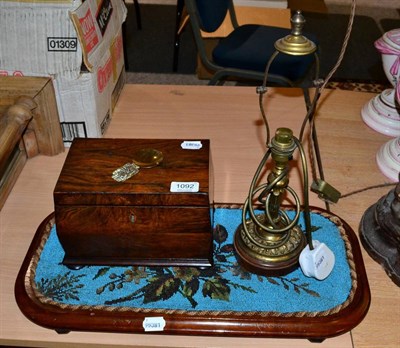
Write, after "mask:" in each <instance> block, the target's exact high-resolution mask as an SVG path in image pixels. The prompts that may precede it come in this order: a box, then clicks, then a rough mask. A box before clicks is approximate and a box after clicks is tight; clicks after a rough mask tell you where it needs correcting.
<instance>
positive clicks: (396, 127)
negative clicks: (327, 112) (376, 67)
mask: <svg viewBox="0 0 400 348" xmlns="http://www.w3.org/2000/svg"><path fill="white" fill-rule="evenodd" d="M375 47H376V49H377V50H378V51H379V52H380V53H381V55H382V65H383V70H384V72H385V74H386V77H387V78H388V80H389V81H390V83H391V84H392V86H393V88H389V89H386V90H384V91H383V92H382V93H380V94H379V95H377V96H375V97H374V98H372V99H371V100H370V101H369V102H368V103H366V104H365V105H364V107H363V108H362V110H361V116H362V118H363V120H364V122H365V123H366V124H367V125H368V126H369V127H371V128H372V129H374V130H376V131H377V132H379V133H383V134H386V135H388V136H394V137H396V136H398V135H399V134H400V104H399V102H398V100H396V95H397V96H398V95H400V83H399V80H400V29H394V30H391V31H388V32H387V33H385V34H383V36H382V37H381V38H380V39H378V40H377V41H375Z"/></svg>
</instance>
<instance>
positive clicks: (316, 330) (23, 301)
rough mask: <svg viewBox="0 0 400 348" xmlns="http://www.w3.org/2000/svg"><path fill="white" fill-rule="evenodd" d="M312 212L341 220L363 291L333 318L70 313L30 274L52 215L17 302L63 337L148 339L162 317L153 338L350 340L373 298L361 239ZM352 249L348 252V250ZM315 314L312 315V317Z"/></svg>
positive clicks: (26, 264) (21, 278) (21, 279)
mask: <svg viewBox="0 0 400 348" xmlns="http://www.w3.org/2000/svg"><path fill="white" fill-rule="evenodd" d="M214 207H218V208H240V207H242V205H241V204H226V203H223V204H217V203H216V204H214ZM310 208H311V210H312V211H315V212H319V213H323V214H324V215H327V216H331V217H335V218H337V219H338V220H339V221H340V223H341V224H342V226H343V228H344V231H345V234H346V236H347V239H348V242H349V244H350V247H351V252H352V256H353V260H352V261H353V263H354V268H355V276H356V278H357V287H356V289H355V290H354V294H353V298H352V300H351V302H350V303H348V304H347V305H346V306H345V307H344V308H342V309H340V310H338V311H336V312H334V313H329V314H327V315H321V316H318V315H315V316H310V315H305V314H304V315H301V314H299V315H296V316H294V315H285V314H284V313H282V315H276V314H275V315H273V314H271V315H269V314H267V315H262V314H260V313H255V314H254V315H252V316H249V315H246V316H244V315H237V314H236V315H233V314H229V312H228V313H223V312H219V313H218V314H215V313H213V314H210V313H207V312H201V311H199V313H197V315H193V314H190V313H189V314H188V313H185V311H171V312H169V311H163V312H162V313H160V312H159V311H157V310H153V309H143V310H142V311H121V310H114V311H113V310H104V308H101V307H102V306H99V308H97V307H96V308H93V307H92V306H91V307H88V308H79V309H73V310H70V309H68V308H62V307H60V306H55V305H52V304H48V303H43V302H41V301H39V300H38V299H37V297H36V296H35V293H34V290H33V289H32V287H31V286H30V281H29V280H30V274H29V272H28V271H29V269H30V265H31V263H32V259H33V256H34V253H35V252H36V250H37V249H38V248H39V247H40V243H41V242H42V239H43V234H44V233H45V232H46V230H45V229H46V227H47V225H48V224H49V223H50V221H51V220H52V219H53V217H54V212H53V213H51V214H49V215H48V216H47V217H46V218H45V219H44V220H43V221H42V223H41V224H40V225H39V227H38V229H37V231H36V233H35V235H34V238H33V240H32V242H31V245H30V247H29V249H28V252H27V254H26V256H25V259H24V261H23V263H22V266H21V268H20V271H19V273H18V276H17V279H16V282H15V288H14V293H15V298H16V302H17V304H18V307H19V308H20V310H21V312H22V313H23V314H24V315H25V316H26V317H27V318H28V319H29V320H31V321H32V322H34V323H35V324H37V325H39V326H43V327H46V328H48V329H53V330H55V331H57V332H59V333H67V332H70V331H93V332H114V333H142V334H143V333H148V332H146V331H144V328H143V326H142V324H143V320H144V319H145V318H148V317H159V316H162V317H163V318H164V320H165V321H166V323H167V325H166V326H165V328H164V330H163V331H160V332H154V331H152V332H149V333H150V334H171V335H202V336H233V337H264V338H306V339H309V340H313V341H314V340H315V341H321V340H324V339H325V338H329V337H334V336H338V335H341V334H344V333H346V332H348V331H350V330H351V329H353V328H354V327H355V326H357V325H358V324H359V323H360V322H361V321H362V320H363V319H364V317H365V316H366V314H367V312H368V309H369V306H370V302H371V293H370V289H369V284H368V279H367V275H366V270H365V266H364V262H363V259H362V253H361V249H360V245H359V241H358V238H357V237H356V235H355V233H354V231H353V230H352V228H351V227H350V226H349V225H348V224H347V223H346V222H345V221H344V220H342V219H341V218H340V217H338V216H337V215H335V214H333V213H331V212H327V211H326V210H324V209H321V208H317V207H310ZM347 247H348V246H347ZM307 313H310V312H307Z"/></svg>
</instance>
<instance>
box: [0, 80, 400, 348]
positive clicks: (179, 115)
mask: <svg viewBox="0 0 400 348" xmlns="http://www.w3.org/2000/svg"><path fill="white" fill-rule="evenodd" d="M372 97H373V94H368V93H361V92H348V91H340V90H326V91H325V92H324V95H323V96H322V97H321V101H320V104H319V108H318V110H317V118H316V126H317V129H318V135H319V143H320V148H321V154H322V158H323V166H324V171H325V179H326V181H328V182H329V183H330V184H332V185H333V186H335V187H336V188H337V189H338V190H340V191H341V192H342V193H343V194H345V193H348V192H351V191H354V190H357V189H361V188H365V187H368V186H371V185H376V184H382V183H385V182H387V179H386V178H385V177H384V176H383V175H382V174H381V173H380V172H379V170H378V168H377V166H376V164H375V154H376V152H377V151H378V149H379V148H380V146H381V145H383V144H384V143H385V142H386V141H388V140H390V138H388V137H386V136H384V135H382V134H378V133H376V132H375V131H373V130H371V129H370V128H368V127H367V126H366V125H365V124H364V123H363V122H362V120H361V117H360V110H361V107H362V106H363V105H364V103H365V102H367V101H368V100H369V99H370V98H372ZM264 105H265V107H266V111H267V117H268V119H269V120H270V127H271V130H272V132H274V130H275V129H276V128H277V127H289V128H291V129H293V131H294V133H295V135H297V134H298V130H299V128H300V125H301V122H302V120H303V118H304V115H305V106H304V101H303V95H302V93H301V91H300V90H298V89H270V90H269V91H268V94H267V98H266V99H265V101H264ZM105 136H106V137H109V138H181V139H187V140H195V139H200V138H208V139H210V140H211V154H212V161H213V166H214V177H215V188H214V189H215V194H214V199H215V201H216V202H221V203H222V202H227V203H242V202H243V201H244V200H245V197H246V195H247V191H248V187H249V184H250V181H251V179H252V177H253V174H254V171H255V169H256V167H257V165H258V163H259V161H260V160H261V157H262V155H263V154H264V151H265V146H264V144H265V129H264V125H263V122H262V119H261V116H260V110H259V106H258V95H257V94H256V92H255V88H254V87H220V86H217V87H210V86H157V85H126V86H125V87H124V89H123V91H122V94H121V96H120V100H119V102H118V104H117V106H116V109H115V110H114V114H113V119H112V122H111V124H110V127H109V129H108V130H107V132H106V134H105ZM66 155H67V150H66V151H65V152H64V153H62V154H60V155H57V156H54V157H45V156H37V157H35V158H32V159H30V160H29V161H28V163H27V164H26V166H25V168H24V170H23V171H22V174H21V175H20V177H19V178H18V180H17V183H16V185H15V186H14V189H13V191H12V193H11V195H10V196H9V198H8V200H7V202H6V204H5V206H4V208H3V210H2V211H1V212H0V344H2V345H20V346H27V345H29V346H31V347H33V346H37V347H70V346H74V347H76V346H86V347H90V346H93V347H94V346H95V347H102V346H106V347H114V346H115V347H116V346H118V347H123V346H125V347H127V346H152V347H154V346H164V347H187V346H191V347H197V346H199V347H204V346H211V345H212V346H214V347H243V346H250V345H257V346H263V347H316V344H315V343H310V342H309V341H307V340H297V339H294V340H289V339H255V338H230V337H185V336H167V335H163V336H162V335H154V334H132V335H131V334H109V333H107V334H105V333H88V332H71V333H69V334H65V335H59V334H57V333H55V332H54V331H52V330H48V329H45V328H42V327H39V326H37V325H35V324H33V323H32V322H30V321H29V320H28V319H26V318H25V317H24V316H23V314H22V313H21V312H20V310H19V309H18V307H17V304H16V302H15V299H14V289H13V288H14V282H15V278H16V275H17V273H18V270H19V268H20V266H21V263H22V260H23V258H24V256H25V254H26V252H27V249H28V247H29V244H30V242H31V240H32V237H33V235H34V234H35V232H36V228H37V227H38V226H39V224H40V223H41V222H42V220H43V219H44V218H45V217H46V216H47V215H48V214H49V213H51V212H52V211H53V210H54V205H53V198H52V192H53V189H54V186H55V183H56V181H57V178H58V175H59V173H60V170H61V167H62V165H63V163H64V160H65V157H66ZM297 174H298V173H297V171H296V170H292V172H291V175H290V183H291V186H293V187H294V189H296V188H297V189H298V188H299V187H300V186H299V183H300V181H299V179H298V175H297ZM389 189H390V188H380V189H373V190H368V191H364V192H362V193H359V194H357V195H353V196H350V197H348V198H344V199H342V200H340V201H339V202H338V203H337V204H335V205H333V206H332V207H331V209H332V212H333V213H335V214H338V215H339V216H340V217H342V218H343V219H344V220H345V221H346V222H347V223H348V224H349V225H350V226H351V227H352V228H353V230H354V231H355V232H356V234H357V231H358V226H359V222H360V219H361V216H362V214H363V213H364V211H365V210H366V209H367V208H368V207H369V206H370V205H372V204H373V203H375V202H376V201H377V200H378V199H379V198H380V197H381V196H383V195H385V194H387V192H388V191H389ZM310 199H311V204H313V205H316V206H321V207H323V206H324V203H323V202H322V201H320V200H319V199H318V198H317V197H316V195H314V194H311V197H310ZM363 257H364V262H365V266H366V269H367V274H368V279H369V283H370V288H371V296H372V300H371V307H370V309H369V312H368V314H367V316H366V318H365V319H364V320H363V321H362V322H361V324H359V325H358V326H357V327H356V328H354V329H353V330H352V331H351V333H347V334H344V335H341V336H339V337H335V338H330V339H327V340H325V341H324V342H323V343H321V344H318V347H321V348H325V347H357V348H362V347H371V348H372V347H373V348H377V347H385V348H390V347H393V348H394V347H399V345H400V330H399V329H398V328H399V323H400V288H398V287H397V286H396V285H394V284H393V283H392V281H391V280H390V279H389V278H388V277H387V275H386V273H385V272H384V270H383V269H382V268H381V266H380V265H378V264H377V263H375V262H374V261H373V260H372V259H371V258H370V257H369V255H368V254H367V253H366V252H365V251H364V250H363Z"/></svg>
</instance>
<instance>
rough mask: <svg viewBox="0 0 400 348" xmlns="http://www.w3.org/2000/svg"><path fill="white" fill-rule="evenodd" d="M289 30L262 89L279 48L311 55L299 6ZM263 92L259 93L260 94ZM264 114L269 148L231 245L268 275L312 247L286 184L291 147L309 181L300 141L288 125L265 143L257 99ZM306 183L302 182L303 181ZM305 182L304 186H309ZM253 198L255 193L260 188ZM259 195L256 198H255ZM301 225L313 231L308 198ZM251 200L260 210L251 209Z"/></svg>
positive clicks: (295, 264) (282, 269)
mask: <svg viewBox="0 0 400 348" xmlns="http://www.w3.org/2000/svg"><path fill="white" fill-rule="evenodd" d="M291 23H292V31H291V33H290V34H289V35H287V36H286V37H284V38H282V39H280V40H277V41H276V42H275V49H276V52H275V53H274V54H273V55H272V57H271V59H270V60H269V61H268V63H267V67H266V72H265V77H264V84H263V86H262V87H260V88H259V89H258V91H259V93H260V95H261V94H263V93H265V91H266V80H267V76H268V70H269V67H270V65H271V63H272V61H273V60H274V59H275V57H276V56H277V55H278V54H279V53H282V54H288V55H293V56H302V55H310V54H314V53H315V52H316V49H317V48H316V45H315V44H314V43H313V42H312V41H310V40H309V39H307V38H306V37H304V36H303V35H302V29H303V26H304V24H305V19H304V17H303V15H302V14H301V12H300V11H296V13H295V14H294V16H293V17H292V18H291ZM314 55H315V61H316V65H317V72H318V70H319V66H318V65H319V61H318V56H317V55H316V54H314ZM260 98H261V97H260ZM260 106H261V111H262V115H263V118H264V122H265V126H266V131H267V147H268V151H267V152H266V154H265V155H264V158H263V160H262V161H261V163H260V164H259V166H258V168H257V171H256V173H255V175H254V178H253V181H252V183H251V185H250V190H249V195H248V198H247V200H246V201H245V203H244V207H243V212H242V223H241V225H239V227H238V228H237V230H236V233H235V237H234V247H235V250H236V253H237V256H238V260H239V262H240V263H241V264H242V265H243V266H244V267H245V268H246V269H248V270H249V271H251V272H254V273H259V274H266V275H272V276H274V275H282V274H286V273H289V272H290V271H292V270H293V269H295V268H296V267H298V262H299V256H300V253H301V252H302V250H303V249H304V247H305V246H306V244H307V243H309V245H310V249H312V243H311V241H310V240H307V239H311V238H307V239H306V235H305V234H304V232H303V231H302V230H301V229H300V227H299V226H298V225H297V222H298V219H299V215H300V210H301V208H300V200H299V198H298V196H297V194H296V193H295V192H294V190H293V189H292V188H290V186H289V185H288V184H289V179H288V175H287V173H288V171H289V161H290V160H291V159H292V156H293V152H294V150H295V149H297V148H298V149H299V150H300V153H301V159H302V161H301V162H302V165H303V174H304V176H305V179H304V181H305V183H306V182H307V177H306V176H307V175H308V174H307V170H306V166H307V164H306V160H305V155H304V151H303V149H302V146H301V143H300V141H299V140H297V139H296V138H295V137H294V136H293V132H292V131H291V130H290V129H288V128H279V129H278V130H277V131H276V133H275V137H274V138H272V140H271V142H270V143H269V127H268V122H267V119H266V117H265V114H264V112H263V108H262V102H260ZM269 156H271V157H272V160H273V169H272V171H271V173H270V174H269V175H268V178H267V183H265V184H262V185H260V186H258V187H256V184H257V182H258V181H259V178H260V174H261V172H262V170H263V168H265V164H266V162H267V160H268V158H269ZM305 186H306V185H305ZM307 189H308V188H305V190H307ZM258 193H259V195H258V197H257V199H255V198H256V197H255V196H256V194H258ZM286 193H289V194H290V195H291V196H292V197H293V199H294V201H295V205H296V207H295V209H294V217H293V218H292V219H291V218H289V216H288V215H287V213H286V212H285V210H283V209H281V206H282V201H283V199H284V197H285V195H286ZM257 200H258V203H256V202H257ZM305 205H306V207H305V211H306V212H307V214H305V225H306V233H307V237H310V236H311V231H310V230H311V227H310V218H309V207H308V201H307V202H305ZM255 206H256V207H257V208H259V209H260V210H261V213H260V211H258V213H256V212H255Z"/></svg>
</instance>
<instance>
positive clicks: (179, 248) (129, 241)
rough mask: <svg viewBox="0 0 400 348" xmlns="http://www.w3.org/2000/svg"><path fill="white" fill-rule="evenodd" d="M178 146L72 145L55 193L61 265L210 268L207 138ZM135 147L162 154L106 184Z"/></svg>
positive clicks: (95, 142) (117, 142) (126, 141)
mask: <svg viewBox="0 0 400 348" xmlns="http://www.w3.org/2000/svg"><path fill="white" fill-rule="evenodd" d="M182 143H184V141H183V140H137V139H75V140H74V142H73V143H72V146H71V148H70V150H69V153H68V156H67V158H66V161H65V164H64V166H63V169H62V171H61V174H60V177H59V179H58V182H57V184H56V187H55V189H54V203H55V219H56V227H57V234H58V237H59V240H60V243H61V245H62V246H63V248H64V251H65V258H64V261H63V262H64V264H66V265H68V266H70V267H77V266H82V265H165V266H171V265H179V266H198V267H208V266H211V264H212V245H213V240H212V229H211V223H212V216H211V215H212V210H211V206H210V202H211V197H210V175H209V173H210V160H209V158H210V156H209V152H210V146H209V140H199V141H196V142H185V144H186V145H188V146H187V147H188V148H182ZM193 144H194V145H198V144H201V148H199V149H193V148H191V146H192V145H193ZM142 149H155V150H158V151H161V153H162V156H163V160H162V162H161V163H159V164H158V165H157V166H155V167H152V168H140V169H139V172H138V173H137V174H136V175H134V176H132V177H131V178H129V179H127V180H125V181H121V182H118V181H116V180H115V179H113V177H112V174H113V172H114V171H115V170H116V169H118V168H120V167H121V166H123V165H124V164H126V163H131V162H132V161H133V159H134V158H135V156H137V153H138V152H139V151H141V150H142ZM171 183H174V184H171ZM197 183H198V187H199V189H198V190H193V189H192V188H191V187H192V186H194V187H195V186H197ZM177 185H178V192H171V187H172V186H173V187H175V188H176V187H177ZM172 191H174V190H172ZM191 191H193V192H191ZM196 191H197V192H196Z"/></svg>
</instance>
